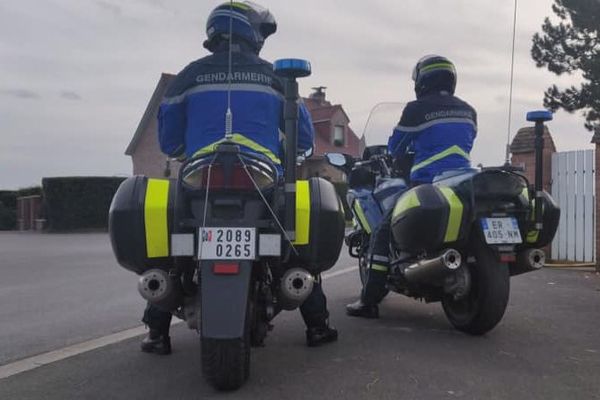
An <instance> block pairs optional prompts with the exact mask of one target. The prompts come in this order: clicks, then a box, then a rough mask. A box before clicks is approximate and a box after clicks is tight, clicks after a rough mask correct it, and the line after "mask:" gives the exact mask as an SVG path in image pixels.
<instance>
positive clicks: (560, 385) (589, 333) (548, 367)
mask: <svg viewBox="0 0 600 400" xmlns="http://www.w3.org/2000/svg"><path fill="white" fill-rule="evenodd" d="M7 243H8V245H7ZM57 245H59V246H60V247H59V248H57V247H56V246H57ZM24 250H26V251H25V253H27V254H23V252H24ZM114 264H115V263H114V261H112V255H111V253H110V248H109V246H108V241H107V240H106V238H105V236H103V235H73V236H49V235H44V236H35V235H29V236H14V235H4V234H0V272H1V273H2V275H3V277H2V278H0V304H1V305H0V353H1V354H2V357H3V359H2V360H3V361H2V360H0V364H5V363H6V362H8V361H7V360H15V359H17V358H22V357H26V356H29V355H32V354H35V353H39V352H44V351H48V350H52V349H57V348H60V347H61V346H64V345H65V344H68V343H76V342H78V341H81V340H85V339H87V338H92V337H98V336H103V335H106V334H107V333H111V332H115V331H119V330H122V329H125V328H128V327H132V326H136V325H138V324H139V323H138V319H139V314H140V311H141V310H140V308H141V307H142V305H143V302H141V301H140V300H138V299H137V293H135V280H136V279H135V276H133V275H131V274H129V273H127V272H125V271H120V270H119V269H118V268H117V267H116V265H114ZM352 264H353V263H352V262H351V261H350V260H349V259H348V258H347V257H346V256H344V257H343V258H342V259H341V260H340V262H338V265H337V266H336V267H335V269H334V270H333V271H342V270H344V269H345V267H347V266H348V265H352ZM113 281H115V282H113ZM511 283H512V293H511V301H510V304H509V308H508V310H507V313H506V316H505V318H504V320H503V321H502V323H501V324H500V325H499V326H498V327H497V328H496V329H495V330H494V331H492V332H491V333H489V334H488V335H486V336H484V337H469V336H466V335H464V334H461V333H458V332H456V331H454V330H453V329H452V327H451V326H450V325H449V323H448V322H447V321H446V319H445V317H444V314H443V312H442V310H441V307H440V305H439V304H422V303H418V302H415V301H413V300H411V299H407V298H404V297H401V296H399V295H389V296H388V297H387V298H386V299H385V300H384V302H383V303H382V306H381V318H380V319H379V320H361V319H353V318H349V317H346V316H345V315H344V312H343V306H344V305H345V304H346V303H347V302H350V301H351V300H354V299H355V296H356V294H357V293H358V290H359V280H358V276H357V273H356V272H348V273H342V274H339V275H336V276H332V277H331V278H329V279H326V280H325V282H324V288H325V291H326V293H327V295H328V298H329V307H330V311H331V314H332V316H331V319H332V322H333V323H334V324H335V325H336V326H337V327H338V329H339V331H340V340H339V341H338V342H337V343H334V344H331V345H328V346H326V347H322V348H316V349H308V348H306V347H305V346H304V328H303V324H302V320H301V318H300V315H299V313H298V312H286V313H284V314H282V315H280V316H278V317H277V319H276V320H275V330H274V331H273V332H272V333H271V335H270V336H269V338H268V339H267V346H266V347H264V348H258V349H253V354H252V373H251V377H250V380H249V381H248V383H247V384H246V385H245V386H244V387H242V388H241V389H240V390H239V391H237V392H234V393H226V394H223V393H218V392H215V391H214V390H212V389H211V388H210V387H209V386H207V385H206V384H205V383H204V381H203V380H202V378H201V374H200V353H199V346H198V340H197V338H196V335H195V334H194V333H193V332H192V331H189V330H187V329H186V328H185V327H184V326H183V325H178V326H176V327H174V329H173V346H174V353H173V354H172V355H171V356H169V357H158V356H154V355H148V354H143V353H141V352H140V351H139V347H138V346H139V340H140V338H133V339H130V340H126V341H122V342H119V343H116V344H112V345H109V346H104V347H100V348H98V349H96V350H93V351H90V352H86V353H83V354H80V355H77V356H75V357H71V358H67V359H64V360H62V361H58V362H55V363H52V364H49V365H46V366H42V367H40V368H37V369H34V370H31V371H28V372H24V373H21V374H18V375H14V376H12V377H9V378H6V379H3V380H0V399H3V400H4V399H19V400H21V399H206V398H235V399H258V398H260V399H280V398H282V397H284V398H286V400H289V399H309V398H324V399H396V400H397V399H453V398H461V399H511V400H512V399H545V400H546V399H600V311H599V310H600V277H598V276H597V275H595V274H591V273H586V272H581V271H564V270H544V271H540V272H537V273H532V274H528V275H524V276H520V277H516V278H514V279H513V280H512V282H511ZM40 291H41V294H40ZM12 347H15V348H12Z"/></svg>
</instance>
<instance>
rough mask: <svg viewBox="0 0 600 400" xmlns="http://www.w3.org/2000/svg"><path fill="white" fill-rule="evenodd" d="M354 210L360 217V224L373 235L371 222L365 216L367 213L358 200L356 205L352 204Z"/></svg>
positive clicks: (355, 202)
mask: <svg viewBox="0 0 600 400" xmlns="http://www.w3.org/2000/svg"><path fill="white" fill-rule="evenodd" d="M352 208H353V209H354V212H355V213H356V216H357V217H358V222H360V225H361V226H362V227H363V229H364V230H365V231H366V232H367V233H371V225H369V220H368V219H367V217H366V216H365V212H364V211H363V209H362V206H361V205H360V203H359V202H358V200H356V201H354V204H352Z"/></svg>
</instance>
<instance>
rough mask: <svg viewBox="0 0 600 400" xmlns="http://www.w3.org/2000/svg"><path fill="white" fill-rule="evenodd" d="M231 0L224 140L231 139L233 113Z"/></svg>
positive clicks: (230, 7)
mask: <svg viewBox="0 0 600 400" xmlns="http://www.w3.org/2000/svg"><path fill="white" fill-rule="evenodd" d="M232 46H233V0H230V1H229V61H228V65H227V67H228V71H227V112H226V113H225V139H227V140H231V139H232V138H233V113H232V112H231V77H232V76H231V75H232V73H231V71H232V67H231V65H232V64H233V49H232Z"/></svg>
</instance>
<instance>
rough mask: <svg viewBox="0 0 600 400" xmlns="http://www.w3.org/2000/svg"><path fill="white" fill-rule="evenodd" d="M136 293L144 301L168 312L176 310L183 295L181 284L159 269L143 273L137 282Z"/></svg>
mask: <svg viewBox="0 0 600 400" xmlns="http://www.w3.org/2000/svg"><path fill="white" fill-rule="evenodd" d="M178 283H179V284H178ZM138 292H140V295H141V296H142V297H143V298H144V300H146V301H148V302H150V303H152V304H154V305H156V306H159V307H161V308H165V309H168V310H172V309H175V308H177V306H178V305H179V304H180V303H181V298H182V295H183V291H182V289H181V282H180V281H179V280H178V279H173V278H171V277H170V276H169V273H168V272H166V271H163V270H161V269H151V270H149V271H146V272H144V273H143V274H142V276H140V279H139V281H138Z"/></svg>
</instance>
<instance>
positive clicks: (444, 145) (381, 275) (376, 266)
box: [346, 55, 477, 318]
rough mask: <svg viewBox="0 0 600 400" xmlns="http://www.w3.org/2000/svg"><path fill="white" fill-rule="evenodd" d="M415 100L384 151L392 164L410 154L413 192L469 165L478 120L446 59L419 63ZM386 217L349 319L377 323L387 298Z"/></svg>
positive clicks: (374, 239) (428, 58)
mask: <svg viewBox="0 0 600 400" xmlns="http://www.w3.org/2000/svg"><path fill="white" fill-rule="evenodd" d="M412 79H413V80H414V81H415V94H416V96H417V100H415V101H411V102H410V103H408V104H407V105H406V107H405V108H404V111H403V112H402V117H401V118H400V122H399V123H398V126H397V127H396V128H395V129H394V133H393V135H392V136H390V139H389V142H388V150H389V152H390V154H391V155H392V156H393V157H394V158H395V159H398V158H402V157H404V156H405V155H406V152H407V151H410V152H414V163H413V166H412V169H411V171H410V181H411V185H412V186H416V185H419V184H422V183H431V182H432V181H433V179H434V178H435V176H436V175H439V174H440V173H442V172H444V171H447V170H450V169H459V168H468V167H470V165H471V162H470V159H469V153H470V152H471V148H472V147H473V141H474V140H475V136H476V135H477V114H476V112H475V110H474V109H473V107H471V106H470V105H469V104H467V103H466V102H464V101H463V100H461V99H459V98H458V97H456V96H454V90H455V88H456V69H455V67H454V64H453V63H452V62H450V60H448V59H447V58H445V57H441V56H437V55H429V56H425V57H423V58H421V59H420V60H419V62H418V63H417V65H416V66H415V68H414V70H413V74H412ZM392 211H393V208H392V209H391V210H390V213H389V214H388V215H386V216H384V217H383V220H382V223H381V224H380V225H379V227H378V228H377V229H376V230H375V232H374V233H373V235H372V236H371V245H370V248H371V249H372V254H371V255H370V265H369V270H368V274H367V282H366V284H365V286H364V287H363V290H362V292H361V297H360V299H359V300H358V301H356V302H355V303H352V304H348V306H346V312H347V314H348V315H350V316H353V317H365V318H377V317H379V308H378V304H379V302H380V301H381V300H382V299H383V297H384V296H385V295H386V293H387V290H386V288H385V284H386V280H387V274H388V270H389V266H390V261H389V252H390V235H391V233H390V217H391V212H392Z"/></svg>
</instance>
